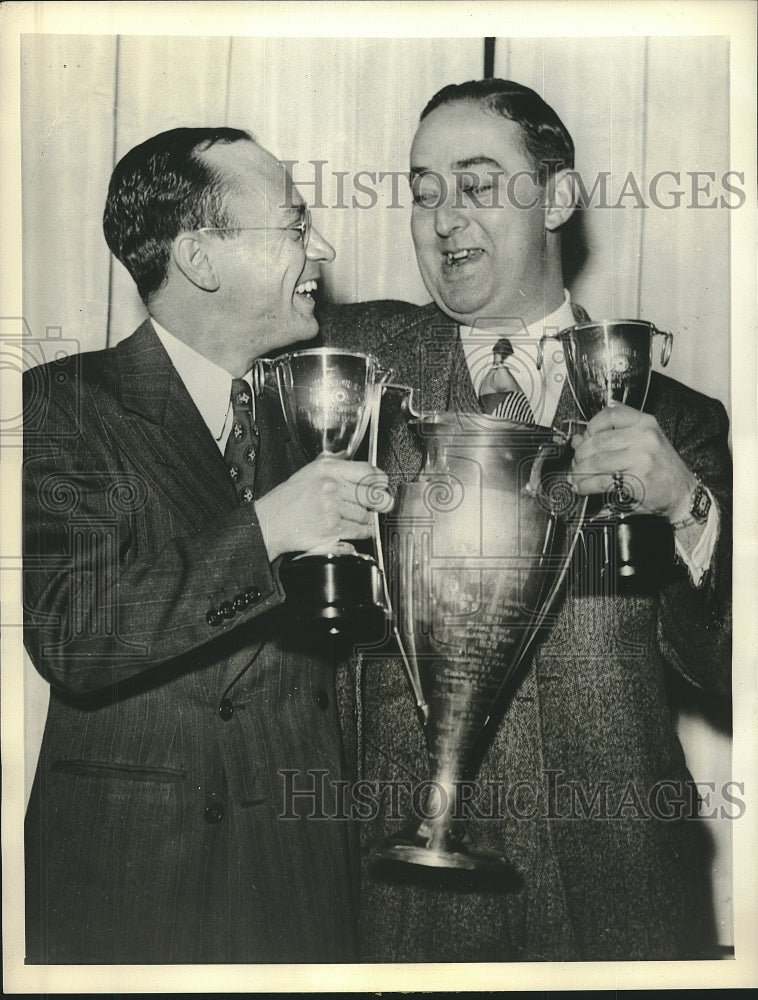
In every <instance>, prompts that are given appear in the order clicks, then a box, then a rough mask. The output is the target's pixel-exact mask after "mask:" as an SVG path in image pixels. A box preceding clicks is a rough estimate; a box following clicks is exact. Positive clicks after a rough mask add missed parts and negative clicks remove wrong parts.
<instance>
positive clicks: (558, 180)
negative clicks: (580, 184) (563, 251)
mask: <svg viewBox="0 0 758 1000" xmlns="http://www.w3.org/2000/svg"><path fill="white" fill-rule="evenodd" d="M575 208H576V191H575V183H574V172H573V170H559V171H558V173H556V174H554V175H553V176H552V177H551V178H550V180H549V181H548V184H547V204H546V206H545V228H546V229H549V230H550V231H551V232H553V230H555V229H558V228H559V227H560V226H562V225H563V224H564V223H565V222H568V220H569V219H570V218H571V216H572V215H573V214H574V209H575Z"/></svg>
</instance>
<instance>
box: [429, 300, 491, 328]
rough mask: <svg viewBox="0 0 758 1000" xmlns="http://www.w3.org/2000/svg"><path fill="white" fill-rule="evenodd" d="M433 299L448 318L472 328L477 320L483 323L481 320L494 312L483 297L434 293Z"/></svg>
mask: <svg viewBox="0 0 758 1000" xmlns="http://www.w3.org/2000/svg"><path fill="white" fill-rule="evenodd" d="M432 298H433V299H434V301H435V303H436V304H437V305H438V306H439V308H440V309H441V310H442V311H443V312H444V313H445V314H446V315H447V316H449V317H450V318H451V319H454V320H455V321H456V323H460V324H461V325H463V326H472V325H473V324H474V323H475V322H476V321H477V320H479V321H480V322H481V318H482V317H483V316H487V315H488V314H489V313H490V312H491V311H492V310H491V308H490V306H489V304H488V303H487V301H485V299H484V297H482V296H480V297H474V296H470V297H469V296H462V295H440V294H439V293H433V294H432Z"/></svg>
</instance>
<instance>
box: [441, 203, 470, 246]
mask: <svg viewBox="0 0 758 1000" xmlns="http://www.w3.org/2000/svg"><path fill="white" fill-rule="evenodd" d="M466 225H467V219H466V213H465V209H463V207H461V206H456V204H455V201H454V200H453V199H451V198H446V199H445V201H444V202H443V203H442V204H441V205H440V206H439V207H438V208H436V209H435V211H434V229H435V232H436V233H437V235H438V236H440V237H442V238H443V239H444V238H445V237H447V236H450V235H451V234H452V233H454V232H455V231H456V230H457V229H464V228H465V226H466Z"/></svg>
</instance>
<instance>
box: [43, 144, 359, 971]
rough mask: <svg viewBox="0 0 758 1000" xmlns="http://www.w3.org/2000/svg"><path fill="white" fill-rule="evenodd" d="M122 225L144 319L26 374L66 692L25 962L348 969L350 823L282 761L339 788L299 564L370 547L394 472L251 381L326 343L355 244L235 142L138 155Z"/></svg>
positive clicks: (335, 748) (333, 720) (58, 670)
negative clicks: (290, 615) (368, 490)
mask: <svg viewBox="0 0 758 1000" xmlns="http://www.w3.org/2000/svg"><path fill="white" fill-rule="evenodd" d="M104 230H105V236H106V239H107V242H108V245H109V246H110V248H111V250H112V251H113V253H114V255H115V256H116V257H117V258H118V259H119V260H120V261H121V262H122V263H123V264H124V265H125V267H126V268H127V269H128V271H129V273H130V274H131V276H132V277H133V279H134V281H135V282H136V284H137V288H138V290H139V293H140V296H141V297H142V299H143V301H144V303H145V305H146V306H147V310H148V313H149V319H148V320H147V321H146V322H145V323H143V324H142V326H141V327H140V328H139V329H138V330H137V331H136V332H135V333H134V334H133V335H132V336H131V337H129V338H128V339H126V340H124V341H123V342H121V343H119V344H118V345H117V346H116V347H114V348H111V349H108V350H104V351H98V352H94V353H91V354H87V355H82V356H79V357H78V358H73V359H69V361H67V362H63V363H59V362H53V363H52V366H50V367H49V368H46V369H45V368H41V369H36V370H33V371H31V372H29V373H27V378H26V382H25V392H26V404H27V409H26V410H25V412H27V413H30V414H34V415H35V422H34V423H33V426H32V424H31V423H30V424H29V426H28V427H27V435H26V441H25V444H26V455H25V463H24V464H25V469H24V472H25V482H24V486H25V496H24V503H25V510H24V514H25V559H26V564H25V569H26V572H25V606H26V608H27V611H28V616H27V623H26V632H25V637H26V642H27V647H28V649H29V651H30V654H31V656H32V659H33V660H34V663H35V665H36V667H37V669H38V670H39V671H40V672H41V673H42V675H43V676H44V677H45V678H46V679H47V680H48V681H49V682H50V685H51V701H50V710H49V715H48V719H47V725H46V729H45V735H44V739H43V745H42V750H41V754H40V762H39V766H38V772H37V775H36V779H35V783H34V788H33V791H32V796H31V800H30V805H29V808H28V812H27V819H26V843H25V848H26V866H27V869H26V880H27V882H26V885H27V897H26V920H27V925H26V933H27V961H28V962H29V963H55V964H72V963H102V964H111V963H113V964H117V963H153V962H160V963H174V962H182V963H189V962H204V963H206V962H214V963H215V962H298V961H302V962H306V961H307V962H334V961H350V960H351V959H352V958H353V955H354V952H353V934H354V927H355V913H354V909H353V896H352V892H353V889H352V881H351V863H352V854H351V842H350V839H349V832H348V829H347V826H346V824H345V822H343V821H342V820H340V819H338V820H335V821H330V820H329V819H328V817H329V816H330V815H333V814H334V812H335V810H334V809H332V808H331V806H332V805H333V803H331V801H330V799H329V796H328V794H327V793H326V792H325V793H324V798H323V800H319V801H316V800H315V799H314V798H313V797H311V798H310V799H309V798H308V796H307V795H306V796H305V797H304V800H303V801H302V803H301V802H294V803H287V802H285V801H284V800H283V789H284V787H285V786H284V782H283V780H282V775H281V773H280V772H282V771H290V772H294V773H295V774H296V775H303V778H302V781H305V782H306V784H307V781H308V775H309V774H311V773H313V772H317V773H318V772H322V773H323V774H324V775H325V779H326V780H325V782H324V788H325V789H327V790H328V788H330V787H332V786H331V784H330V783H332V782H335V781H338V780H340V779H341V778H342V776H343V751H342V744H341V735H340V727H339V719H338V712H337V704H336V697H335V681H334V663H333V660H334V652H333V651H332V650H330V649H329V648H323V649H319V648H316V647H313V646H312V645H310V646H308V645H305V646H304V645H303V644H302V643H300V642H299V641H298V637H297V635H296V634H295V630H294V629H293V628H292V626H291V624H288V621H287V618H286V615H284V614H282V610H281V606H282V605H283V603H284V600H285V595H284V592H283V589H282V586H281V583H280V581H279V577H278V564H279V559H280V557H281V556H282V555H283V554H285V553H289V552H296V551H304V550H308V549H311V548H316V547H319V546H326V545H328V546H334V545H336V544H338V543H339V540H342V539H361V538H366V537H368V536H369V534H370V523H369V518H370V515H369V512H368V510H367V509H366V507H365V506H364V505H363V503H362V502H361V499H360V497H359V496H358V495H357V492H356V484H357V483H358V481H359V480H360V479H361V478H362V477H364V476H365V475H366V474H367V473H369V472H372V471H373V470H371V467H370V466H369V465H368V464H367V463H363V462H340V461H339V460H329V459H324V460H320V461H318V462H314V463H311V464H309V465H303V459H302V456H301V455H300V454H299V452H298V451H297V449H296V448H295V446H294V444H293V443H292V442H291V441H290V440H289V439H288V436H287V434H286V431H285V428H284V426H283V420H282V416H281V412H280V408H279V405H278V401H277V399H276V398H275V396H274V394H273V392H271V391H269V390H268V389H264V391H263V392H262V393H260V394H258V396H257V399H256V398H255V397H256V394H254V392H253V389H254V385H253V380H252V379H251V376H250V373H251V370H252V369H253V368H254V363H255V362H256V360H257V359H258V358H260V357H262V356H264V355H270V354H272V353H274V352H277V351H280V350H281V349H282V348H284V347H285V346H286V345H289V344H292V343H295V342H297V341H303V340H307V339H309V338H312V337H313V336H314V335H315V334H316V333H317V329H318V328H317V323H316V320H315V319H314V315H313V298H312V294H311V293H312V292H313V290H314V289H315V288H316V285H317V282H318V279H319V274H320V266H321V264H322V263H323V262H329V261H331V260H332V259H333V257H334V251H333V250H332V248H331V246H330V245H329V244H328V243H327V242H326V241H325V240H324V238H323V237H322V236H321V235H320V234H319V233H318V232H317V231H315V230H313V229H311V227H310V217H309V213H308V210H307V208H306V206H305V205H304V204H303V202H302V199H301V198H300V195H299V193H298V192H297V190H295V189H294V188H293V187H292V184H291V182H289V179H288V177H287V175H286V172H285V170H284V168H283V167H282V165H281V164H280V163H278V161H277V160H276V159H275V158H274V157H273V156H271V155H270V154H269V153H267V152H266V151H265V150H264V149H262V148H261V147H260V146H258V145H257V144H256V143H255V142H254V141H253V140H252V138H251V136H250V135H248V134H247V133H245V132H240V131H237V130H233V129H228V128H217V129H175V130H173V131H170V132H166V133H163V134H161V135H158V136H155V137H154V138H152V139H149V140H148V141H146V142H145V143H143V144H142V145H140V146H138V147H136V148H135V149H133V150H131V152H129V153H127V155H126V156H125V157H124V158H123V159H122V160H121V162H120V163H119V164H118V165H117V166H116V168H115V170H114V171H113V175H112V178H111V183H110V187H109V191H108V198H107V204H106V207H105V215H104ZM246 379H247V381H245V380H246ZM258 388H259V386H258ZM253 402H255V407H254V408H253V407H252V403H253ZM238 438H239V439H240V441H239V443H240V444H244V445H245V447H243V448H242V449H241V450H240V451H239V457H238V459H235V461H228V460H227V455H228V454H229V446H230V442H231V443H232V444H234V443H236V442H237V439H238ZM243 482H244V483H246V485H241V484H242V483H243ZM300 784H301V779H300V778H297V780H296V786H297V787H299V786H300ZM301 805H302V808H301ZM314 811H315V812H316V813H317V814H318V818H315V819H314V818H306V817H308V815H309V814H313V813H314ZM283 814H284V815H285V816H289V817H293V815H294V816H295V817H296V818H282V816H283Z"/></svg>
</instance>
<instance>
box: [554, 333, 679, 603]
mask: <svg viewBox="0 0 758 1000" xmlns="http://www.w3.org/2000/svg"><path fill="white" fill-rule="evenodd" d="M656 336H658V337H663V343H662V345H661V365H662V366H663V367H665V366H666V365H667V364H668V362H669V358H670V357H671V347H672V343H673V336H672V335H671V334H670V333H662V332H661V331H660V330H658V329H656V327H655V326H653V324H652V323H648V322H646V321H644V320H604V321H602V322H598V323H580V324H577V325H575V326H572V327H569V328H568V329H566V330H562V331H561V332H560V333H558V334H557V335H556V337H555V338H554V339H557V340H558V341H560V343H561V346H562V347H563V352H564V356H565V359H566V369H567V373H568V380H569V386H570V387H571V392H572V394H573V396H574V400H575V402H576V405H577V406H578V407H579V411H580V413H581V415H582V417H583V418H584V420H585V421H589V420H591V419H592V417H594V416H595V414H597V413H599V412H600V411H601V410H602V409H604V408H605V407H606V406H613V405H614V404H615V403H624V404H625V405H626V406H632V407H634V408H636V409H638V410H642V409H644V406H645V401H646V399H647V393H648V388H649V386H650V376H651V373H652V367H653V338H654V337H656ZM546 339H548V337H547V335H545V336H543V337H542V340H541V341H540V350H539V356H538V360H537V366H538V367H540V366H541V363H542V356H543V351H544V345H545V341H546ZM570 423H571V422H570ZM613 481H614V485H613V490H612V492H611V494H610V495H609V496H608V497H607V498H606V499H607V503H606V505H605V507H604V508H603V509H602V510H601V511H600V513H599V514H597V515H596V516H595V517H594V518H593V524H594V525H595V526H600V527H601V528H602V529H603V532H604V537H605V542H604V546H603V547H604V549H605V550H606V556H605V564H604V565H605V567H606V568H609V567H610V568H611V569H612V570H613V572H614V577H615V580H616V582H617V583H618V585H619V586H620V587H621V588H622V589H624V590H638V591H644V590H645V589H647V588H649V587H651V586H654V585H655V584H656V583H658V582H661V581H662V580H666V579H668V576H669V575H670V574H671V573H672V572H673V571H674V569H675V561H674V533H673V529H672V527H671V525H670V524H669V523H668V521H667V520H666V519H665V518H663V517H659V516H657V515H655V514H637V513H635V512H634V508H635V507H636V505H637V503H638V502H639V497H638V496H636V495H635V490H634V485H633V483H631V482H630V481H625V479H624V476H623V475H622V474H621V473H616V475H614V477H613ZM614 564H615V565H614ZM601 572H602V571H601Z"/></svg>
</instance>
